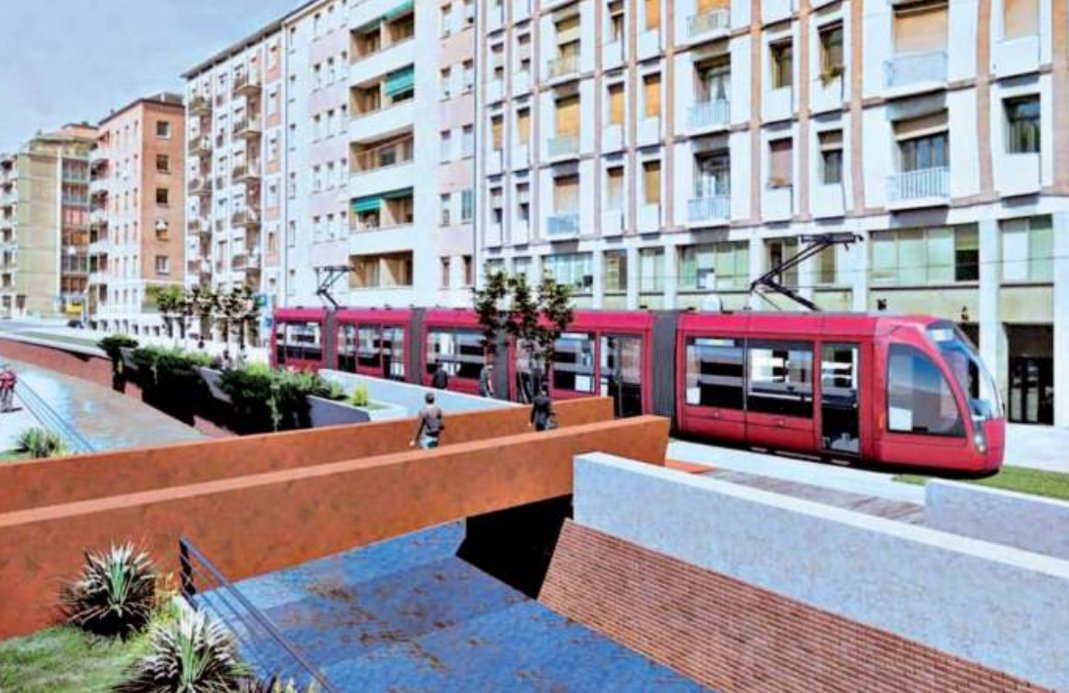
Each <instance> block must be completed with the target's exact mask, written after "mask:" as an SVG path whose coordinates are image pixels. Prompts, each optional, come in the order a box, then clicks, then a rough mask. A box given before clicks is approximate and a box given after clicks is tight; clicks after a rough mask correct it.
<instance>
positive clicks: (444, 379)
mask: <svg viewBox="0 0 1069 693" xmlns="http://www.w3.org/2000/svg"><path fill="white" fill-rule="evenodd" d="M431 387H433V388H434V389H435V390H444V389H446V388H447V387H449V373H447V372H446V370H445V366H443V365H442V362H441V361H436V362H435V369H434V375H432V376H431Z"/></svg>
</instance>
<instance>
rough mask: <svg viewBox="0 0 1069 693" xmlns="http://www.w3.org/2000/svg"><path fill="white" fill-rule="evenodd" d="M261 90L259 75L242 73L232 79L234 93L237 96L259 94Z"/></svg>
mask: <svg viewBox="0 0 1069 693" xmlns="http://www.w3.org/2000/svg"><path fill="white" fill-rule="evenodd" d="M261 88H262V87H261V85H260V76H259V75H253V74H249V73H248V72H242V73H240V74H238V75H237V77H235V78H234V93H235V94H237V95H238V96H251V95H254V94H259V93H260V89H261Z"/></svg>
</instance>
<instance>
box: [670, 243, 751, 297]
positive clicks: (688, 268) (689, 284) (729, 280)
mask: <svg viewBox="0 0 1069 693" xmlns="http://www.w3.org/2000/svg"><path fill="white" fill-rule="evenodd" d="M749 273H750V244H749V243H748V242H746V241H739V242H723V243H704V244H701V245H691V246H685V247H682V248H680V249H679V272H678V274H679V288H680V289H681V290H683V291H714V290H739V289H744V288H746V286H747V285H748V283H749Z"/></svg>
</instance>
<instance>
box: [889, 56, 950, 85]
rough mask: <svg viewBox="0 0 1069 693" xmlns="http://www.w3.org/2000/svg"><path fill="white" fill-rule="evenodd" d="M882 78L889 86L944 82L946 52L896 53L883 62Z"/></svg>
mask: <svg viewBox="0 0 1069 693" xmlns="http://www.w3.org/2000/svg"><path fill="white" fill-rule="evenodd" d="M884 79H885V81H886V84H887V86H888V87H890V88H895V87H904V86H908V85H910V84H919V83H921V82H945V81H946V79H947V53H946V51H935V52H933V53H906V54H903V55H896V56H895V57H893V58H891V59H890V60H888V61H887V62H886V63H884Z"/></svg>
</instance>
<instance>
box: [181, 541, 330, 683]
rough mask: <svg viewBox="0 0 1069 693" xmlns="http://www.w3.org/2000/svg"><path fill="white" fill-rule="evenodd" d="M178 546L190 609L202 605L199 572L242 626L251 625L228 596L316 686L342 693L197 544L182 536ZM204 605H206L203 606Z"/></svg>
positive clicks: (183, 585)
mask: <svg viewBox="0 0 1069 693" xmlns="http://www.w3.org/2000/svg"><path fill="white" fill-rule="evenodd" d="M178 547H179V562H180V564H181V575H182V581H181V590H182V597H183V598H184V599H185V600H186V601H187V602H188V603H189V604H190V606H192V607H193V608H194V609H197V608H198V604H197V603H196V602H195V601H194V600H193V597H194V596H195V595H196V594H197V590H196V586H195V585H194V584H193V573H194V572H197V573H200V574H201V575H202V576H203V577H207V578H210V579H211V581H213V582H214V583H215V585H216V587H215V588H214V589H213V590H212V594H217V596H218V597H219V599H220V601H222V603H223V604H225V605H226V606H227V608H229V609H230V610H231V611H232V612H234V614H235V616H236V617H237V618H238V620H240V621H242V625H246V626H247V625H248V624H247V623H246V622H245V620H244V619H242V618H241V616H240V615H238V612H237V610H236V609H234V608H233V607H231V606H230V602H229V600H228V597H230V598H232V599H233V600H234V601H235V602H237V603H238V605H239V606H241V608H243V609H244V610H245V611H246V612H248V614H249V615H250V616H251V617H252V619H253V620H254V621H256V623H257V624H258V625H259V626H260V627H261V628H263V630H265V631H266V632H267V634H268V635H269V636H270V638H271V640H273V641H274V644H275V645H277V646H278V647H280V648H282V650H283V651H284V652H285V653H286V654H287V655H289V656H290V657H291V658H292V659H293V661H294V662H296V663H297V664H298V665H299V666H300V667H301V668H302V669H304V671H305V673H307V674H308V675H309V676H311V677H312V679H314V680H315V682H316V684H318V685H319V686H321V687H322V689H323V690H324V691H327V693H340V691H339V690H338V689H337V688H335V687H334V686H333V685H332V684H331V683H330V680H329V679H327V678H326V677H325V676H324V675H323V673H322V672H321V671H319V669H318V668H316V667H315V666H314V665H313V664H312V663H311V662H309V661H308V660H307V659H305V658H304V657H303V656H301V654H300V653H299V652H297V650H296V649H294V647H293V646H292V645H291V644H290V643H289V642H288V641H287V640H286V638H285V636H284V635H282V632H281V631H279V630H278V628H277V627H275V624H274V623H272V622H271V620H270V619H269V618H267V615H266V614H264V613H263V612H262V611H261V610H260V609H258V608H257V607H256V606H255V605H253V603H252V602H250V601H249V600H248V599H247V598H246V597H245V595H243V594H242V593H241V591H240V590H238V589H237V588H236V587H235V586H234V585H233V583H231V582H230V581H229V580H227V579H226V577H225V576H224V575H223V574H222V572H221V571H220V570H219V569H218V568H217V567H216V566H215V565H214V564H213V563H212V562H211V561H209V560H208V558H207V557H206V556H205V555H204V554H203V553H201V552H200V550H199V549H197V547H196V546H194V545H193V543H192V542H191V541H190V540H189V538H188V537H185V536H182V537H179V539H178ZM191 557H192V558H193V559H195V560H196V561H197V563H199V564H200V565H201V566H202V568H203V570H198V569H197V568H196V566H194V565H193V562H192V560H190V558H191ZM200 606H203V604H202V605H200ZM228 625H229V624H228ZM230 630H231V632H233V633H234V636H235V637H237V638H238V639H241V635H240V634H239V633H237V632H236V630H235V629H234V628H231V629H230ZM270 673H278V672H270Z"/></svg>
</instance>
